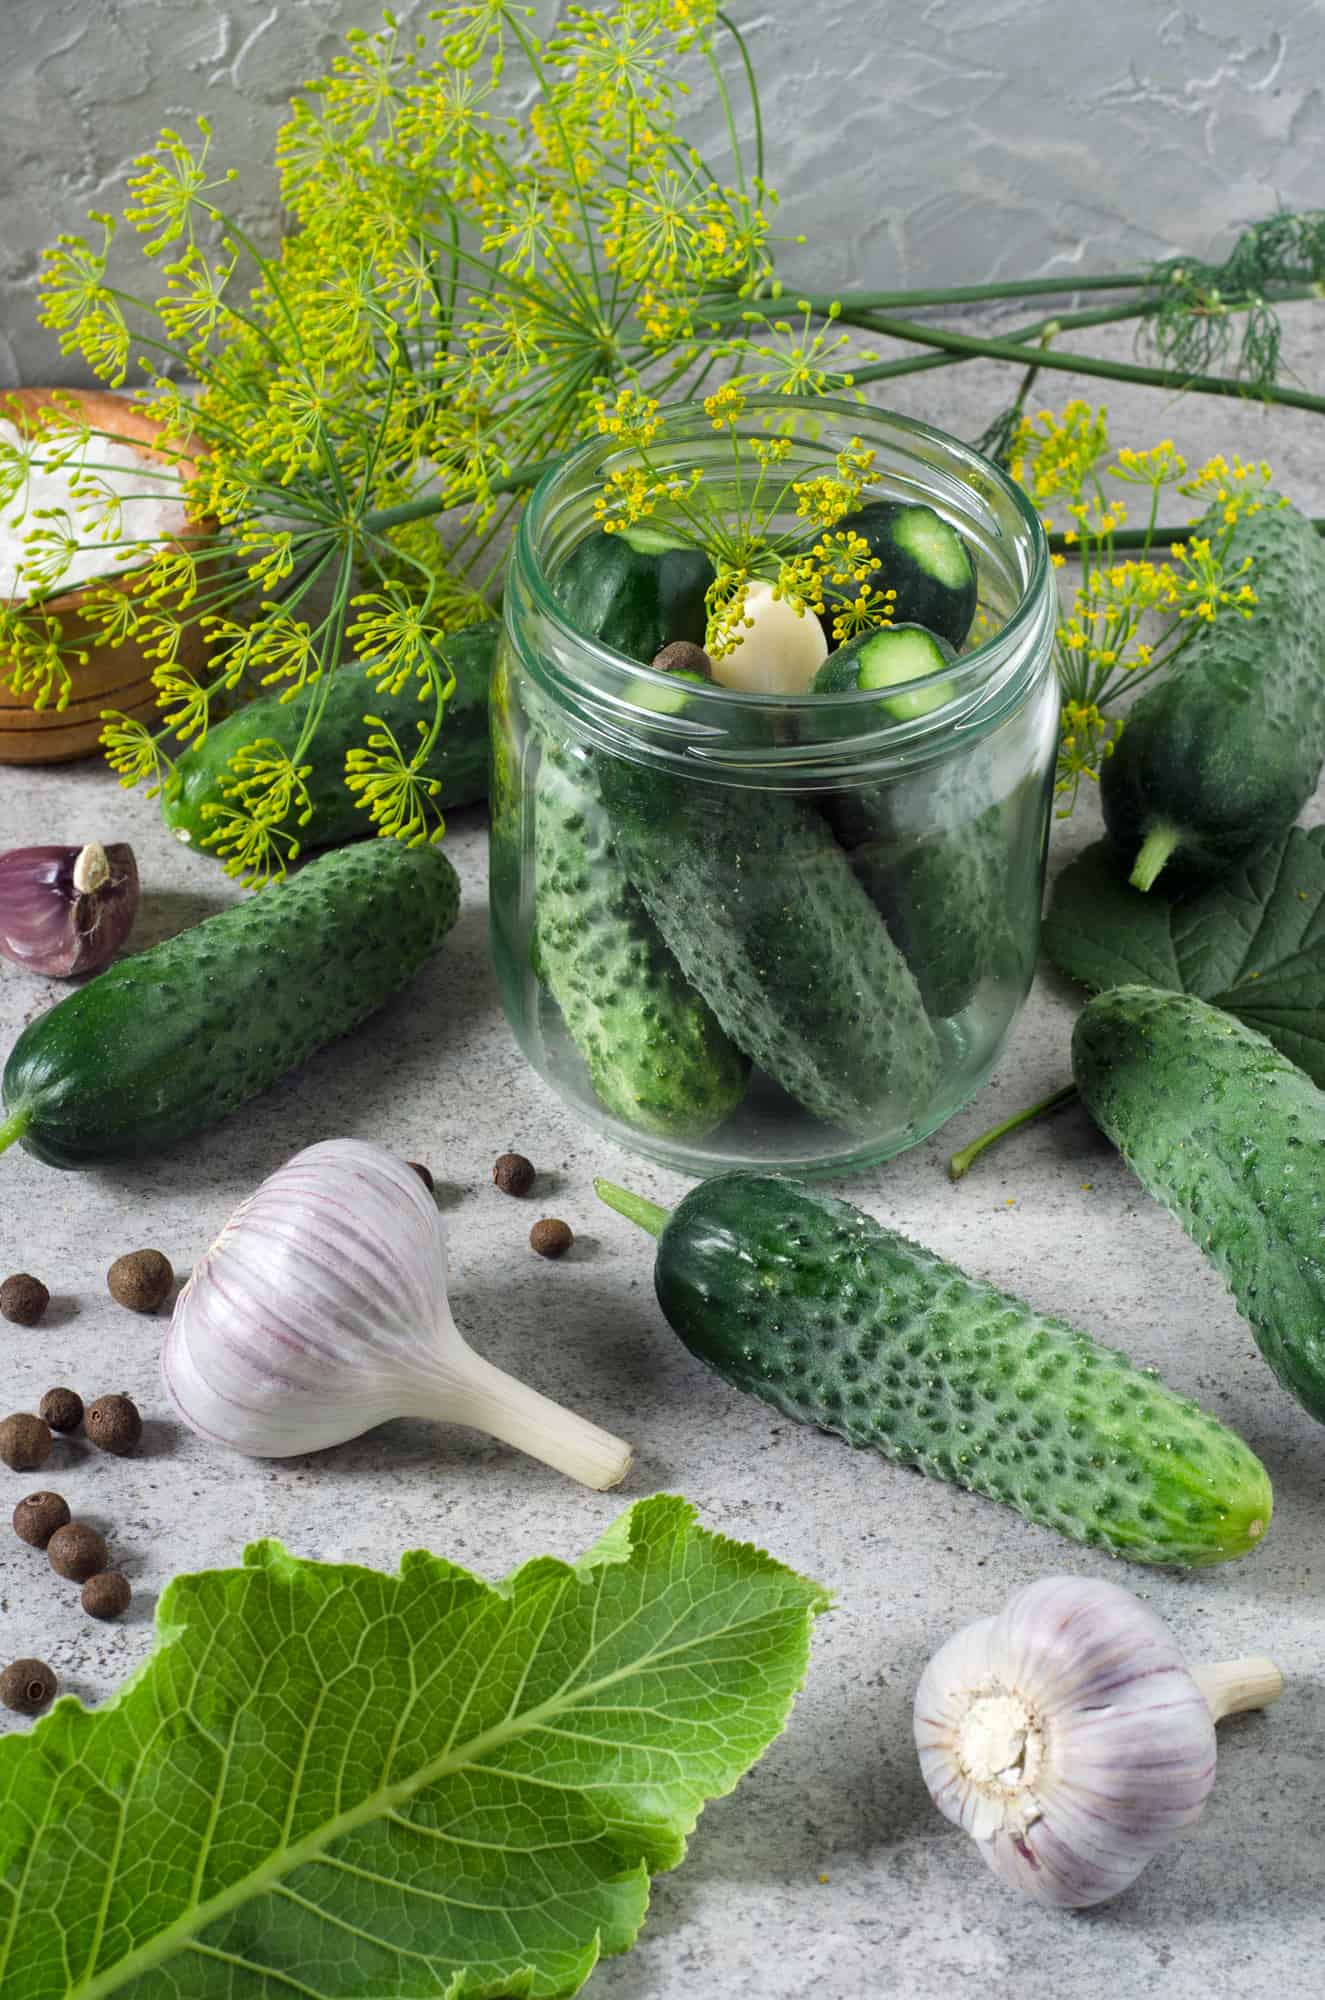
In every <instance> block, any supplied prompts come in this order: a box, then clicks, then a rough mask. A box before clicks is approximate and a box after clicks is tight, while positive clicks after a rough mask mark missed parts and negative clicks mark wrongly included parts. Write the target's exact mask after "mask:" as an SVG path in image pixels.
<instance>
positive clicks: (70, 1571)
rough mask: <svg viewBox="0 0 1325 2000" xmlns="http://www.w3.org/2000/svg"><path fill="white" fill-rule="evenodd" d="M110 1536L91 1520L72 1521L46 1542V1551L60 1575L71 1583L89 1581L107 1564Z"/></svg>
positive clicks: (57, 1530) (52, 1566) (54, 1568)
mask: <svg viewBox="0 0 1325 2000" xmlns="http://www.w3.org/2000/svg"><path fill="white" fill-rule="evenodd" d="M108 1553H109V1551H108V1550H107V1548H106V1538H105V1536H104V1535H101V1534H98V1532H97V1530H96V1529H95V1528H94V1527H92V1526H91V1524H90V1523H89V1522H87V1521H68V1522H66V1524H65V1526H64V1527H63V1528H57V1529H56V1530H55V1533H54V1534H53V1535H52V1536H51V1539H50V1541H49V1542H48V1543H47V1544H46V1554H47V1555H48V1556H49V1558H50V1564H51V1568H52V1569H53V1570H54V1571H55V1574H56V1575H57V1576H67V1577H68V1578H69V1581H70V1582H71V1583H86V1582H87V1580H88V1578H89V1577H90V1576H95V1575H96V1574H97V1572H98V1571H99V1570H103V1569H105V1567H106V1557H107V1555H108Z"/></svg>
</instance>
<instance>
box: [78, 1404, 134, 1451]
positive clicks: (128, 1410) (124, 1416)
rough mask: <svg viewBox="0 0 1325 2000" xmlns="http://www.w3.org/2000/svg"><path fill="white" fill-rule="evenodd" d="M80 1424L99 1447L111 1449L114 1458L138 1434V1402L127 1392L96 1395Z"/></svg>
mask: <svg viewBox="0 0 1325 2000" xmlns="http://www.w3.org/2000/svg"><path fill="white" fill-rule="evenodd" d="M83 1428H84V1430H85V1431H86V1432H87V1435H88V1436H89V1437H90V1438H91V1440H92V1442H93V1444H95V1445H99V1446H100V1447H101V1449H102V1451H110V1452H114V1454H115V1456H116V1457H117V1458H122V1457H123V1456H124V1454H125V1453H126V1452H130V1451H132V1450H133V1448H134V1446H135V1445H136V1444H137V1442H138V1440H139V1438H141V1436H142V1434H143V1420H142V1418H141V1417H140V1416H139V1414H138V1405H137V1404H136V1403H134V1402H131V1401H130V1399H129V1397H128V1396H98V1397H97V1400H96V1402H95V1403H89V1404H88V1407H87V1414H86V1415H85V1416H84V1418H83Z"/></svg>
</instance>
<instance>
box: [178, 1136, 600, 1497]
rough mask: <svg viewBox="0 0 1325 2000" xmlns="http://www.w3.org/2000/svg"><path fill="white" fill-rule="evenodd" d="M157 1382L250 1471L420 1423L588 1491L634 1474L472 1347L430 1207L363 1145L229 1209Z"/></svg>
mask: <svg viewBox="0 0 1325 2000" xmlns="http://www.w3.org/2000/svg"><path fill="white" fill-rule="evenodd" d="M161 1373H162V1380H163V1382H164V1385H165V1390H166V1394H167V1396H168V1397H169V1399H170V1401H171V1402H172V1403H173V1405H174V1407H175V1409H176V1410H177V1411H178V1413H179V1415H180V1416H181V1417H182V1418H183V1419H184V1421H185V1423H187V1424H188V1425H189V1426H190V1428H191V1429H193V1430H195V1431H197V1432H198V1433H199V1434H200V1435H201V1436H203V1437H206V1438H209V1439H211V1440H212V1441H213V1442H214V1443H217V1444H223V1445H228V1446H229V1447H230V1448H231V1449H232V1450H234V1451H239V1452H244V1453H246V1454H247V1455H248V1456H249V1457H251V1458H286V1457H290V1456H292V1455H293V1454H295V1453H297V1452H306V1451H321V1450H324V1449H325V1448H326V1447H327V1446H328V1445H333V1444H341V1443H344V1442H345V1440H347V1439H349V1438H354V1437H359V1436H360V1435H361V1434H362V1433H363V1432H364V1431H367V1430H371V1429H373V1428H374V1426H375V1425H377V1424H381V1423H385V1422H386V1421H387V1420H388V1419H389V1418H391V1417H403V1416H411V1417H432V1418H435V1419H436V1420H437V1421H439V1422H442V1423H455V1424H467V1425H470V1426H472V1427H473V1428H474V1429H476V1430H482V1431H487V1432H488V1433H489V1434H490V1435H491V1436H493V1437H499V1438H501V1439H503V1440H504V1441H505V1442H506V1443H508V1444H514V1445H516V1446H518V1447H519V1449H520V1450H522V1451H527V1452H530V1453H532V1454H533V1456H534V1457H536V1458H541V1459H542V1460H543V1461H544V1462H545V1463H546V1464H548V1465H554V1466H556V1467H557V1469H558V1470H559V1471H562V1472H567V1473H569V1474H570V1476H571V1477H572V1478H574V1479H579V1480H582V1481H583V1482H584V1484H585V1485H587V1486H595V1487H600V1488H601V1487H607V1486H615V1485H616V1484H617V1483H618V1482H619V1481H620V1480H621V1479H623V1478H624V1477H625V1474H626V1471H627V1469H628V1467H629V1465H630V1458H631V1453H630V1447H629V1446H628V1445H625V1444H623V1443H622V1442H621V1440H620V1439H619V1438H614V1437H612V1436H610V1435H609V1434H608V1433H607V1432H606V1431H603V1430H600V1429H599V1428H598V1427H597V1425H596V1424H590V1423H586V1422H585V1420H584V1419H583V1418H582V1417H577V1416H575V1415H573V1414H572V1413H571V1412H570V1411H569V1410H563V1409H561V1408H560V1407H559V1405H557V1404H556V1403H553V1402H551V1401H549V1399H548V1398H547V1397H546V1396H541V1395H539V1393H538V1392H537V1390H535V1389H531V1388H529V1387H527V1386H526V1384H524V1383H523V1382H519V1381H517V1380H516V1379H515V1377H514V1376H512V1375H508V1374H506V1373H505V1372H504V1370H502V1369H500V1368H496V1367H494V1366H493V1365H492V1363H491V1362H489V1361H485V1360H483V1359H482V1357H481V1356H480V1355H477V1354H476V1353H475V1352H474V1350H473V1349H472V1348H471V1347H469V1346H468V1345H467V1344H466V1343H465V1341H464V1340H463V1339H462V1338H461V1335H460V1332H459V1330H458V1328H457V1327H456V1324H455V1321H454V1319H453V1318H452V1317H451V1311H450V1307H449V1305H448V1303H447V1295H446V1232H445V1228H444V1225H443V1222H442V1217H441V1215H440V1213H439V1211H438V1208H437V1204H436V1202H435V1201H434V1200H433V1197H432V1196H431V1195H430V1194H429V1193H428V1191H427V1189H426V1188H425V1187H424V1185H423V1182H422V1180H421V1179H420V1178H419V1176H418V1174H416V1173H415V1171H414V1169H413V1168H412V1167H411V1166H409V1165H408V1164H407V1163H406V1162H405V1161H404V1160H400V1159H397V1158H396V1156H395V1154H394V1153H389V1152H387V1150H386V1149H385V1147H383V1146H374V1145H369V1144H367V1143H366V1142H363V1141H361V1140H357V1139H329V1140H325V1141H323V1143H322V1144H320V1145H317V1146H309V1147H307V1148H305V1150H304V1151H303V1152H302V1153H297V1154H296V1155H295V1157H294V1158H293V1159H292V1160H290V1161H288V1162H287V1163H286V1165H285V1166H283V1167H281V1168H279V1169H278V1170H277V1172H276V1173H274V1174H272V1175H271V1176H270V1178H269V1179H267V1180H265V1181H264V1182H263V1184H262V1186H261V1187H260V1188H259V1189H258V1190H257V1192H256V1193H255V1194H252V1195H250V1196H249V1198H248V1200H247V1201H245V1202H243V1203H241V1205H240V1206H239V1208H237V1209H236V1210H235V1213H234V1214H233V1215H232V1216H231V1218H230V1220H229V1222H227V1224H226V1225H225V1228H224V1229H223V1230H222V1231H221V1234H220V1235H219V1236H218V1237H217V1239H216V1241H215V1243H214V1244H213V1245H212V1247H211V1249H210V1250H209V1251H208V1252H207V1254H206V1256H205V1257H204V1258H203V1260H202V1262H201V1263H200V1264H199V1265H198V1267H197V1269H196V1270H195V1271H194V1273H193V1275H192V1277H191V1278H190V1279H189V1282H188V1284H187V1285H186V1286H185V1287H184V1290H183V1291H182V1292H181V1293H180V1295H179V1298H178V1299H177V1301H176V1303H175V1312H174V1317H173V1318H172V1320H171V1323H170V1329H169V1332H168V1333H167V1335H166V1340H165V1345H164V1347H163V1350H162V1355H161Z"/></svg>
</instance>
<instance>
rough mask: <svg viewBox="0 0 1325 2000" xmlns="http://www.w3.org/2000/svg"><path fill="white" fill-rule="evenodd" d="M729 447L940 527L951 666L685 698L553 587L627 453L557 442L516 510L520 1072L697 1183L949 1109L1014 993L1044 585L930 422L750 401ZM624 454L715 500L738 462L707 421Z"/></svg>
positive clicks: (977, 475) (806, 1163)
mask: <svg viewBox="0 0 1325 2000" xmlns="http://www.w3.org/2000/svg"><path fill="white" fill-rule="evenodd" d="M736 430H737V433H738V434H745V435H749V436H766V435H768V434H769V433H770V432H775V433H777V434H778V435H783V436H787V437H789V438H790V439H791V441H792V443H791V452H790V458H789V459H788V461H787V462H786V464H785V465H784V466H783V467H782V468H781V470H782V472H783V473H784V474H785V476H786V477H787V479H788V481H790V480H791V479H794V478H798V477H803V476H807V475H809V474H810V473H812V472H814V471H822V469H823V466H824V463H825V461H826V460H827V459H828V458H830V457H831V456H832V454H833V453H835V452H836V451H838V450H840V449H842V448H843V447H845V446H846V445H847V444H848V443H850V441H851V440H852V439H854V438H859V439H861V440H863V442H864V443H865V444H866V445H867V446H869V447H871V448H872V450H873V451H874V453H875V460H874V466H873V470H872V472H871V474H870V476H869V480H868V483H867V487H866V491H865V494H864V497H865V498H866V499H879V498H887V499H894V500H901V501H910V502H915V501H921V502H924V503H926V504H927V505H928V506H930V507H932V508H934V509H935V510H936V511H937V513H939V514H940V515H941V516H942V517H943V518H944V519H945V520H946V521H947V522H949V523H950V524H951V525H952V526H953V527H955V528H956V529H957V531H958V532H959V533H960V535H961V536H962V538H963V540H964V542H965V544H966V546H967V549H968V551H969V552H970V554H971V555H972V557H973V559H974V561H975V564H976V570H977V578H978V609H977V614H976V621H975V624H974V626H973V628H972V637H973V641H974V642H975V643H968V648H967V650H966V651H965V652H963V653H962V654H961V655H960V656H959V657H958V658H957V659H956V660H955V661H954V662H953V664H952V665H951V666H949V667H948V668H946V669H945V670H944V671H943V672H942V673H941V674H933V675H930V676H929V677H928V679H926V680H919V681H915V682H911V683H908V684H906V685H905V686H904V687H903V688H902V689H901V690H900V691H899V690H898V689H897V688H890V689H889V690H888V699H887V701H886V702H885V701H884V700H883V699H882V698H881V696H880V694H879V693H877V692H868V693H867V692H852V693H848V694H838V695H833V696H826V695H803V696H799V697H787V696H783V695H776V694H751V693H746V692H738V691H734V690H731V689H728V688H723V687H719V686H708V685H698V684H694V683H690V682H682V681H678V680H676V679H675V678H673V677H669V676H667V675H665V674H659V673H655V672H654V671H653V670H652V669H651V668H648V667H644V666H642V665H641V664H640V663H639V662H638V661H637V660H632V659H628V658H626V657H624V656H623V655H621V654H619V653H614V652H613V651H611V650H610V648H608V647H605V646H604V645H602V644H601V643H599V641H598V640H597V639H595V638H594V637H592V636H591V635H589V634H587V633H585V632H583V631H580V630H577V628H576V626H575V624H574V623H573V622H572V619H571V617H570V616H569V615H568V614H567V612H566V611H565V610H563V609H562V608H561V605H560V604H559V602H558V596H557V579H558V575H559V572H560V571H561V570H562V569H563V567H564V565H565V564H566V562H567V559H568V557H569V556H570V554H571V552H572V550H574V549H575V548H576V547H577V545H578V544H579V543H580V542H582V541H583V540H584V539H585V537H586V536H587V535H589V534H591V533H593V532H595V526H594V513H593V502H594V497H595V495H596V494H597V493H598V492H599V491H600V490H601V487H602V482H603V480H604V478H605V477H606V476H607V474H608V473H609V472H611V471H612V470H614V469H616V468H619V467H624V466H625V465H627V464H628V463H629V462H630V459H631V452H630V451H629V450H628V449H627V448H625V447H623V446H622V445H621V444H620V443H619V442H617V441H616V440H614V439H611V438H601V439H597V440H594V441H592V442H590V443H588V444H585V445H583V446H581V447H580V448H579V449H578V450H577V451H575V452H573V453H571V454H570V455H569V456H568V457H566V458H565V459H563V460H562V461H561V462H560V463H559V464H558V465H557V466H555V467H554V468H553V469H552V470H551V471H550V472H549V473H548V474H547V475H546V476H545V477H544V479H543V481H542V483H541V484H540V486H539V487H538V488H537V490H536V491H535V492H534V494H533V495H532V497H531V499H530V501H529V503H528V505H527V507H526V509H525V511H524V514H523V517H522V519H521V522H520V527H519V532H518V535H517V537H516V541H515V545H514V548H513V551H512V556H511V561H510V564H509V568H508V572H507V583H506V597H505V632H504V637H503V641H502V646H501V650H500V656H499V660H498V665H497V670H496V673H495V676H494V681H493V694H492V716H493V756H494V768H493V776H492V852H491V891H490V894H491V936H492V949H493V957H494V960H495V964H496V968H497V976H498V980H499V983H500V986H501V992H502V998H503V1002H504V1005H505V1008H506V1012H507V1015H508V1017H509V1020H510V1023H511V1026H512V1028H513V1030H514V1032H515V1035H516V1038H517V1040H518V1041H519V1044H520V1047H521V1049H522V1050H523V1051H524V1054H525V1055H526V1056H527V1057H528V1059H529V1061H530V1062H531V1063H532V1064H533V1066H534V1068H535V1069H536V1070H537V1071H538V1073H539V1074H540V1075H541V1076H542V1077H543V1078H544V1079H545V1080H546V1081H547V1082H548V1083H550V1084H551V1085H552V1087H553V1089H555V1090H556V1091H557V1092H558V1093H559V1094H560V1095H561V1096H562V1097H564V1098H566V1099H567V1100H569V1101H570V1102H571V1103H572V1104H574V1105H575V1106H576V1107H577V1108H578V1109H579V1110H580V1111H581V1112H582V1113H583V1115H584V1117H585V1118H586V1119H587V1120H588V1122H589V1123H590V1124H592V1125H594V1126H596V1127H597V1128H598V1129H599V1130H600V1131H602V1132H604V1133H606V1134H607V1135H608V1136H610V1137H611V1138H613V1139H615V1140H616V1141H617V1142H618V1143H619V1144H621V1145H623V1146H626V1147H629V1148H632V1149H634V1150H635V1151H638V1152H641V1153H645V1154H647V1155H649V1156H650V1157H651V1158H653V1159H656V1160H659V1161H662V1162H663V1163H665V1164H666V1165H669V1166H673V1167H676V1168H679V1169H681V1170H683V1171H685V1172H687V1173H692V1174H700V1175H704V1174H711V1173H716V1172H719V1171H722V1170H725V1169H728V1168H732V1167H737V1166H751V1165H754V1166H758V1167H761V1168H771V1167H784V1168H794V1169H797V1170H800V1171H802V1172H804V1171H812V1170H814V1169H816V1168H818V1169H829V1168H835V1169H836V1168H846V1167H852V1166H859V1165H862V1164H865V1163H869V1162H873V1161H878V1160H883V1159H886V1158H888V1157H890V1156H891V1155H892V1154H894V1153H897V1152H900V1151H902V1150H903V1149H904V1148H905V1147H908V1146H913V1145H915V1144H916V1142H917V1141H918V1140H920V1139H922V1138H924V1137H925V1136H926V1134H928V1133H930V1132H932V1131H933V1130H934V1129H935V1128H936V1127H937V1126H939V1125H942V1124H943V1123H944V1121H945V1120H946V1119H948V1118H951V1117H952V1115H953V1113H954V1112H956V1111H958V1110H959V1109H960V1108H961V1107H962V1105H964V1104H965V1103H966V1102H967V1101H968V1100H969V1099H970V1098H971V1097H972V1095H973V1094H974V1093H975V1092H976V1091H977V1090H978V1089H979V1087H980V1085H981V1084H982V1083H983V1082H984V1080H985V1078H986V1077H987V1076H988V1075H989V1072H990V1070H991V1068H992V1066H993V1064H994V1063H995V1062H996V1061H997V1059H998V1056H999V1053H1000V1051H1001V1049H1002V1047H1003V1044H1004V1042H1005V1040H1006V1038H1007V1035H1008V1031H1009V1029H1010V1028H1011V1026H1012V1023H1013V1021H1014V1020H1015V1019H1016V1016H1017V1013H1018V1011H1019V1009H1020V1007H1021V1005H1022V1002H1023V1000H1024V998H1025V995H1026V991H1027V988H1028V986H1029V984H1030V980H1031V975H1032V972H1033V969H1034V965H1035V956H1036V948H1037V941H1038V931H1039V916H1040V899H1041V892H1042V886H1043V874H1044V859H1045V851H1046V846H1047V839H1048V825H1049V804H1050V797H1051V791H1052V777H1053V768H1054V758H1055V748H1056V742H1057V716H1058V689H1057V681H1056V676H1055V673H1054V668H1053V659H1052V640H1053V630H1054V623H1055V617H1056V596H1055V590H1054V583H1053V571H1052V568H1051V566H1050V562H1049V557H1048V551H1047V548H1046V544H1045V539H1044V535H1043V533H1042V530H1041V527H1040V523H1039V520H1038V518H1037V516H1036V514H1035V511H1034V509H1033V508H1032V507H1031V505H1030V503H1029V501H1028V500H1027V498H1026V496H1025V495H1024V494H1023V493H1022V492H1021V491H1020V489H1019V488H1018V487H1016V486H1015V485H1014V484H1013V483H1012V482H1011V481H1010V480H1009V479H1008V478H1006V477H1005V475H1004V474H1003V473H1002V472H1001V471H1000V470H999V469H998V468H997V467H996V466H994V465H992V464H991V463H990V462H989V461H988V460H986V459H984V458H982V457H981V456H980V455H979V453H977V452H975V451H972V450H971V449H970V447H969V446H967V445H964V444H961V443H959V442H958V441H957V440H956V439H954V438H949V437H945V436H944V435H943V434H942V433H941V432H938V431H935V430H931V429H930V428H928V427H927V426H926V425H924V424H919V423H913V422H911V421H909V420H908V419H906V418H902V417H898V416H893V415H891V414H889V413H887V412H885V411H881V410H874V409H869V408H865V407H863V406H859V405H856V404H852V403H844V402H832V401H828V400H826V399H815V400H807V401H804V402H801V401H796V400H791V399H788V398H784V397H769V398H755V399H751V400H750V401H748V402H747V405H746V408H745V410H744V412H743V414H742V415H741V417H740V418H739V419H738V421H737V424H736ZM649 451H650V458H651V462H652V464H653V465H654V466H655V467H658V468H661V469H663V470H665V471H666V472H668V473H672V472H675V473H677V474H680V475H683V476H687V477H688V476H690V475H691V473H692V470H693V469H694V468H696V467H697V468H699V470H700V473H701V476H702V478H703V481H704V490H705V494H706V497H710V496H711V497H714V498H717V499H718V500H719V501H721V498H722V492H723V484H724V480H725V479H727V478H728V477H729V476H730V467H731V457H732V446H731V441H730V439H729V438H728V437H727V436H725V435H719V434H717V433H716V432H715V430H714V428H713V425H712V423H711V422H710V420H709V418H708V417H707V416H706V415H705V413H704V412H703V410H702V409H699V408H697V407H694V406H686V407H682V408H678V409H674V410H671V411H668V412H666V413H665V417H664V421H663V424H662V427H661V429H660V431H659V433H658V435H657V437H656V438H655V440H654V441H653V443H652V444H651V445H650V447H649ZM775 525H776V526H778V527H780V528H783V529H786V528H789V527H794V526H795V525H796V524H795V522H794V517H788V518H783V519H780V520H777V521H776V522H775ZM800 525H801V528H802V529H804V526H805V524H804V523H801V524H800ZM807 615H808V614H807ZM912 696H914V697H915V698H914V699H910V698H909V697H912Z"/></svg>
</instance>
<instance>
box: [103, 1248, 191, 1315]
mask: <svg viewBox="0 0 1325 2000" xmlns="http://www.w3.org/2000/svg"><path fill="white" fill-rule="evenodd" d="M174 1282H175V1273H174V1272H173V1271H172V1269H171V1268H170V1259H169V1257H166V1256H163V1255H162V1253H161V1251H160V1250H130V1251H129V1253H128V1255H127V1256H125V1257H117V1258H116V1259H115V1262H114V1263H113V1264H112V1265H111V1267H110V1269H109V1271H107V1273H106V1286H107V1289H108V1290H109V1292H110V1295H111V1297H112V1298H113V1299H114V1301H115V1303H116V1305H119V1306H127V1307H128V1308H129V1311H130V1312H136V1313H154V1312H155V1311H156V1309H157V1307H158V1306H159V1305H161V1304H162V1303H163V1301H164V1300H165V1297H166V1294H167V1293H168V1292H169V1290H170V1287H171V1286H172V1285H173V1284H174Z"/></svg>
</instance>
